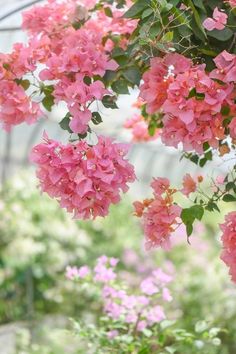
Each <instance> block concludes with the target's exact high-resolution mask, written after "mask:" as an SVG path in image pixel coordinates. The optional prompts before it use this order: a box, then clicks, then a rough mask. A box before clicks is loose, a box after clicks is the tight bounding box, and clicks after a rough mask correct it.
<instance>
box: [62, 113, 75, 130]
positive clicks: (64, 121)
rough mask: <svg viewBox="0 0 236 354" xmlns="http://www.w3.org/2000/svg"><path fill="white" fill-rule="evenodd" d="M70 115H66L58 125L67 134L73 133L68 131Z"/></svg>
mask: <svg viewBox="0 0 236 354" xmlns="http://www.w3.org/2000/svg"><path fill="white" fill-rule="evenodd" d="M70 117H71V115H70V113H67V114H66V116H65V117H64V118H63V119H62V120H61V121H60V123H59V125H60V127H61V128H62V129H63V130H67V131H68V132H69V133H73V132H72V130H71V129H70V126H69V124H70Z"/></svg>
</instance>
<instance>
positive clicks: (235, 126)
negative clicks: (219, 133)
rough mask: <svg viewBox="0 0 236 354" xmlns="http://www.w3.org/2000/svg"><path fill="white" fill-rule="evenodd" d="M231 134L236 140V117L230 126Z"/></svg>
mask: <svg viewBox="0 0 236 354" xmlns="http://www.w3.org/2000/svg"><path fill="white" fill-rule="evenodd" d="M229 130H230V132H229V134H230V136H231V138H232V139H234V140H235V139H236V117H234V118H233V119H232V120H231V122H230V124H229Z"/></svg>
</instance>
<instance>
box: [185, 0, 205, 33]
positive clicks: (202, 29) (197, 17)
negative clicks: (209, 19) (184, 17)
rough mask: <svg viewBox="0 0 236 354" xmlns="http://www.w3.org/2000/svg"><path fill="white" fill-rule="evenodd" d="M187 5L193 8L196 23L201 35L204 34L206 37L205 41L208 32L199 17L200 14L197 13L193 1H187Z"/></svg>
mask: <svg viewBox="0 0 236 354" xmlns="http://www.w3.org/2000/svg"><path fill="white" fill-rule="evenodd" d="M186 3H187V5H188V6H190V7H191V9H192V11H193V16H194V19H195V22H196V24H197V26H198V28H199V30H200V31H201V33H202V34H203V36H204V37H205V39H206V38H207V36H206V32H205V30H204V28H203V26H202V20H201V17H200V16H199V12H198V11H197V9H196V8H195V6H194V3H193V2H192V0H187V1H186Z"/></svg>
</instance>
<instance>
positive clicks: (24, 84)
mask: <svg viewBox="0 0 236 354" xmlns="http://www.w3.org/2000/svg"><path fill="white" fill-rule="evenodd" d="M15 81H16V83H17V85H21V86H22V87H23V89H24V90H28V88H29V87H30V81H29V80H23V79H20V80H18V79H16V80H15Z"/></svg>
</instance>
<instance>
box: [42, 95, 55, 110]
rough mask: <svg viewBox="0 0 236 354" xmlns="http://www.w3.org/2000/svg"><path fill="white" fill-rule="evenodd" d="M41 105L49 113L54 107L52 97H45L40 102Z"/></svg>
mask: <svg viewBox="0 0 236 354" xmlns="http://www.w3.org/2000/svg"><path fill="white" fill-rule="evenodd" d="M42 104H43V106H44V108H45V109H46V110H47V111H49V112H51V111H52V107H53V105H54V97H53V96H52V95H47V96H45V97H44V98H43V100H42Z"/></svg>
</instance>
